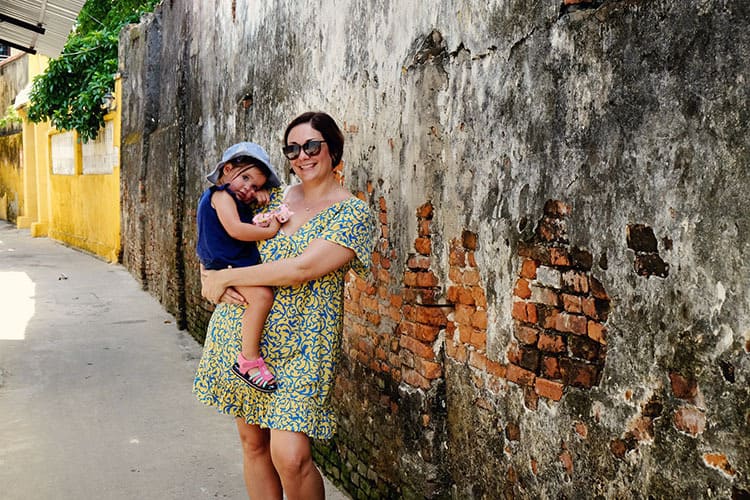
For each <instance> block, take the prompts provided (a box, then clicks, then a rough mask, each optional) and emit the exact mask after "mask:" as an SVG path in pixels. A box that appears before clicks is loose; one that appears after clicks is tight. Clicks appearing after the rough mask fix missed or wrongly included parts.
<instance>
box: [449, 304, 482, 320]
mask: <svg viewBox="0 0 750 500" xmlns="http://www.w3.org/2000/svg"><path fill="white" fill-rule="evenodd" d="M474 311H476V308H474V307H473V306H467V305H464V304H456V308H455V313H454V315H453V320H454V321H455V322H456V323H458V324H460V325H469V324H471V316H472V314H474Z"/></svg>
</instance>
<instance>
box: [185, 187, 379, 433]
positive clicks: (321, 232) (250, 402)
mask: <svg viewBox="0 0 750 500" xmlns="http://www.w3.org/2000/svg"><path fill="white" fill-rule="evenodd" d="M282 198H283V193H282V191H281V189H274V190H273V191H272V192H271V201H270V203H269V204H268V206H267V207H266V208H265V210H267V211H270V210H273V209H275V208H278V206H279V205H280V204H281V202H282V201H283V200H282ZM374 223H375V221H374V218H373V215H372V212H371V211H370V209H369V207H368V206H367V204H366V203H365V202H364V201H362V200H360V199H358V198H349V199H347V200H344V201H341V202H338V203H336V204H334V205H332V206H330V207H328V208H327V209H325V210H323V211H321V212H320V213H318V214H317V215H315V216H314V217H313V218H312V219H310V220H309V221H308V222H306V223H305V224H304V225H303V226H302V227H300V228H299V229H298V230H297V231H296V232H295V233H294V234H289V235H287V234H284V233H283V232H282V231H279V232H278V233H277V235H276V236H275V237H274V238H272V239H269V240H265V241H262V242H259V243H258V250H259V251H260V255H261V259H262V261H264V262H270V261H273V260H279V259H285V258H290V257H295V256H297V255H299V254H301V253H302V252H303V251H304V250H305V249H306V248H307V246H308V245H309V243H310V242H311V241H312V240H314V239H325V240H328V241H331V242H333V243H336V244H339V245H342V246H344V247H346V248H350V249H351V250H353V251H354V253H355V255H356V257H355V258H354V259H353V260H352V262H350V263H349V265H347V266H344V268H342V269H338V270H336V271H333V272H331V273H330V274H327V275H325V276H323V277H321V278H318V279H316V280H313V281H309V282H307V283H303V284H302V285H299V286H294V287H292V286H288V287H279V288H277V289H276V297H275V299H274V303H273V307H272V308H271V312H270V313H269V315H268V318H267V319H266V323H265V326H264V328H263V336H262V339H261V345H260V350H261V355H262V356H263V358H264V359H265V361H266V364H267V365H268V366H269V368H270V369H271V371H273V373H274V375H275V376H276V380H277V382H278V389H277V390H276V391H275V392H273V393H271V394H265V393H262V392H260V391H256V390H253V389H252V388H250V387H248V386H247V385H246V384H245V383H244V382H242V381H241V380H239V379H238V378H237V377H236V376H235V375H233V374H232V373H231V372H230V368H231V366H232V363H234V361H235V360H236V359H237V353H238V352H239V350H240V347H241V333H240V325H241V321H242V313H243V310H244V307H243V306H236V305H231V304H219V305H217V306H216V309H215V310H214V313H213V315H212V316H211V320H210V322H209V324H208V331H207V333H206V341H205V343H204V348H203V356H202V358H201V360H200V363H199V365H198V370H197V373H196V376H195V382H194V384H193V392H194V393H195V395H196V396H197V398H198V399H199V400H200V401H202V402H203V403H205V404H208V405H211V406H214V407H216V408H217V410H218V411H220V412H221V413H226V414H228V415H232V416H235V417H240V418H243V419H244V420H245V421H246V422H247V423H249V424H258V425H260V426H261V427H265V428H270V429H279V430H288V431H294V432H301V433H303V434H306V435H307V436H309V437H311V438H315V439H329V438H330V437H331V436H333V434H334V433H335V431H336V416H335V414H334V411H333V408H332V407H331V396H332V392H333V391H332V389H333V380H334V371H335V368H336V362H337V360H338V357H339V354H340V350H341V332H342V329H343V315H344V278H345V276H346V273H347V271H348V270H349V269H352V270H353V271H354V272H356V273H357V274H359V275H361V276H363V277H366V275H367V273H368V272H369V268H370V262H371V257H372V247H373V239H372V238H373V229H374Z"/></svg>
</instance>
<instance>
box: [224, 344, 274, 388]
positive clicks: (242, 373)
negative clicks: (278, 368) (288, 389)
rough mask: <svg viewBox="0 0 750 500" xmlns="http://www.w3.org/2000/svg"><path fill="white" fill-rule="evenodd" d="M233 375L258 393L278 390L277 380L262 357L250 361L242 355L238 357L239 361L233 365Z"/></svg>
mask: <svg viewBox="0 0 750 500" xmlns="http://www.w3.org/2000/svg"><path fill="white" fill-rule="evenodd" d="M232 373H234V374H235V375H237V376H238V377H239V378H241V379H242V381H243V382H245V383H246V384H247V385H249V386H250V387H252V388H253V389H256V390H258V391H261V392H273V391H275V390H276V379H275V378H274V376H273V374H272V373H271V372H270V371H268V367H267V366H266V363H265V361H263V358H261V357H258V358H256V359H254V360H252V361H250V360H248V359H247V358H245V356H243V355H242V353H240V354H239V355H238V356H237V361H236V362H235V363H234V364H233V365H232Z"/></svg>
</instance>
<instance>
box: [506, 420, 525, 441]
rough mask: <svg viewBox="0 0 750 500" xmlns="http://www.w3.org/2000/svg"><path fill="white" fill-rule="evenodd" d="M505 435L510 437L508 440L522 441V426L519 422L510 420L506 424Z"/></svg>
mask: <svg viewBox="0 0 750 500" xmlns="http://www.w3.org/2000/svg"><path fill="white" fill-rule="evenodd" d="M505 437H507V438H508V441H520V440H521V428H520V427H519V426H518V424H516V423H513V422H508V423H507V424H505Z"/></svg>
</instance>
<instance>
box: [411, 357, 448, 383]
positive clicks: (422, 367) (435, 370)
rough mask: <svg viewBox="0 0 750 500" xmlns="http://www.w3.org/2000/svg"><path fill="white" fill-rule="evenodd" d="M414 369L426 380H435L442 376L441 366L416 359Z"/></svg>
mask: <svg viewBox="0 0 750 500" xmlns="http://www.w3.org/2000/svg"><path fill="white" fill-rule="evenodd" d="M415 365H416V366H415V369H416V370H417V373H419V374H420V375H422V376H423V377H424V378H426V379H428V380H435V379H438V378H440V377H441V376H442V374H443V365H441V364H440V363H435V362H432V361H427V360H425V359H421V358H418V359H416V360H415Z"/></svg>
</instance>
